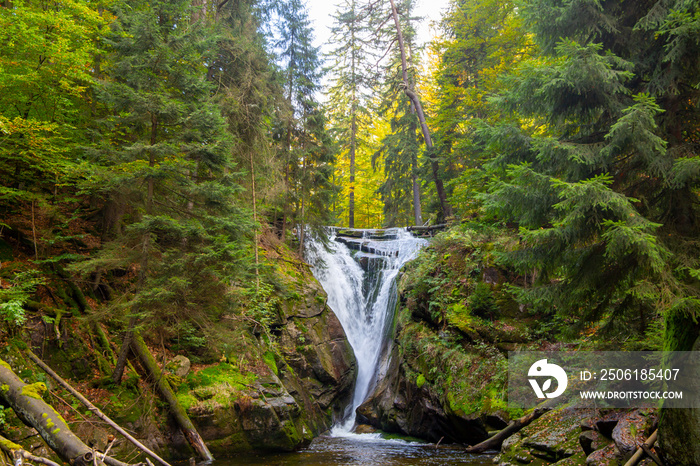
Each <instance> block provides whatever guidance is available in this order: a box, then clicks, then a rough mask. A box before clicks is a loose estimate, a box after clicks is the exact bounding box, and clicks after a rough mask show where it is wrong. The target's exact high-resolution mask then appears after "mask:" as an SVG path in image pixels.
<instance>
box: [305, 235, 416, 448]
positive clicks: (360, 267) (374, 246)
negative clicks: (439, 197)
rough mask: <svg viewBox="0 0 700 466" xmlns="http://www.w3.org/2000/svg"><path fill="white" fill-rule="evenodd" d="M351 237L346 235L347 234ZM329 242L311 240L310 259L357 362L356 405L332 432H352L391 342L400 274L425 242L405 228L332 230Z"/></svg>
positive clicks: (309, 247) (353, 405) (352, 405)
mask: <svg viewBox="0 0 700 466" xmlns="http://www.w3.org/2000/svg"><path fill="white" fill-rule="evenodd" d="M345 235H347V236H345ZM330 240H331V241H330V242H329V243H328V244H327V245H324V244H323V243H322V242H321V241H319V240H318V239H317V238H311V237H310V238H309V240H308V241H309V243H308V246H307V248H306V251H307V260H308V261H309V263H310V264H311V265H312V271H313V274H314V276H315V277H316V279H317V280H318V281H319V282H320V283H321V285H322V286H323V289H324V290H325V291H326V293H327V294H328V305H329V306H330V308H331V309H332V310H333V312H335V314H336V316H337V317H338V320H340V323H341V324H342V326H343V329H344V330H345V333H346V335H347V338H348V341H349V342H350V345H351V346H352V349H353V351H354V353H355V359H356V360H357V380H356V381H355V391H354V394H353V399H352V404H351V405H349V406H348V408H347V409H346V414H345V418H344V419H343V420H342V421H341V422H339V423H338V424H336V425H335V426H334V427H333V429H332V430H331V435H333V436H342V435H347V434H349V433H350V432H351V431H352V429H353V428H354V426H355V410H356V409H357V408H358V407H359V406H360V405H361V404H362V403H363V402H364V401H365V399H366V398H367V396H369V394H370V393H371V389H372V388H373V387H374V385H375V383H376V377H377V373H378V370H379V367H378V366H379V361H380V359H381V356H382V354H383V351H384V350H386V349H387V346H388V344H389V343H390V341H389V340H388V338H389V337H390V335H389V330H390V328H389V326H390V325H391V320H392V318H393V312H394V308H395V305H396V298H397V293H396V281H395V279H396V276H397V275H398V273H399V270H400V268H401V266H403V265H404V264H405V263H406V262H407V261H409V260H411V259H412V258H414V257H415V255H416V254H417V253H418V250H419V249H420V248H421V247H423V246H424V245H425V244H426V241H425V240H423V239H419V238H415V237H413V236H412V235H411V234H410V233H408V232H407V231H406V230H405V229H387V230H339V229H333V230H332V231H331V236H330Z"/></svg>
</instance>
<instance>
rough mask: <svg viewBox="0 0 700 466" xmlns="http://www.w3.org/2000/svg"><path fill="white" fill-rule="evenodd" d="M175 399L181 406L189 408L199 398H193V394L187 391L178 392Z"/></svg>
mask: <svg viewBox="0 0 700 466" xmlns="http://www.w3.org/2000/svg"><path fill="white" fill-rule="evenodd" d="M177 401H178V403H180V405H181V406H182V407H183V408H185V409H190V408H191V407H193V406H194V405H196V404H197V402H198V401H199V400H197V398H195V396H194V395H192V394H191V393H189V392H178V393H177Z"/></svg>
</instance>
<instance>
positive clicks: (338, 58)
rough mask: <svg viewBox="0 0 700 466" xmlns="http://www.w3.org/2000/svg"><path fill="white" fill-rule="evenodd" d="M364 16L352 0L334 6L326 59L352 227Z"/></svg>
mask: <svg viewBox="0 0 700 466" xmlns="http://www.w3.org/2000/svg"><path fill="white" fill-rule="evenodd" d="M366 24H367V13H366V11H365V10H363V9H362V8H360V5H358V3H357V1H356V0H345V2H344V3H343V4H341V5H339V6H338V10H337V12H336V14H335V16H334V26H333V29H332V37H331V41H332V43H333V44H335V45H336V48H335V49H334V50H333V51H332V52H331V54H330V57H331V59H332V60H333V64H332V66H331V67H330V73H331V79H332V82H333V84H332V86H331V88H330V89H329V91H328V100H329V102H328V104H327V106H328V108H329V109H330V113H331V119H332V124H333V128H332V131H333V134H334V136H335V140H336V142H337V144H338V145H339V146H340V151H341V154H347V159H348V164H349V166H348V181H347V187H348V191H349V192H348V199H347V204H348V208H347V213H348V226H349V227H350V228H354V227H355V210H356V208H355V204H356V195H357V192H356V191H357V189H356V188H357V184H356V181H357V180H356V177H357V164H356V159H357V157H358V155H359V154H358V152H359V151H362V150H367V141H366V139H365V138H364V137H363V136H362V134H363V133H364V129H365V128H366V127H367V126H368V124H369V109H368V108H367V99H368V91H369V89H370V85H371V81H372V76H371V73H370V67H371V61H370V59H371V58H372V54H371V47H370V43H369V40H368V39H367V28H366Z"/></svg>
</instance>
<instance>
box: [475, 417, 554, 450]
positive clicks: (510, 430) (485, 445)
mask: <svg viewBox="0 0 700 466" xmlns="http://www.w3.org/2000/svg"><path fill="white" fill-rule="evenodd" d="M549 410H550V408H537V409H535V410H534V411H533V412H531V413H530V414H526V415H525V416H523V417H521V418H520V419H515V420H513V421H510V423H509V424H508V425H507V426H506V427H505V428H504V429H503V430H501V431H500V432H498V433H497V434H495V435H494V436H492V437H490V438H488V439H486V440H484V441H483V442H481V443H477V444H476V445H473V446H471V447H469V448H467V450H466V451H467V453H483V452H485V451H486V450H495V449H498V448H500V447H501V445H502V444H503V441H504V440H505V439H507V438H508V437H510V436H511V435H513V434H514V433H516V432H518V431H519V430H520V429H522V428H523V427H525V426H527V425H528V424H530V423H531V422H532V421H534V420H535V419H537V418H539V417H540V416H542V415H543V414H544V413H546V412H547V411H549Z"/></svg>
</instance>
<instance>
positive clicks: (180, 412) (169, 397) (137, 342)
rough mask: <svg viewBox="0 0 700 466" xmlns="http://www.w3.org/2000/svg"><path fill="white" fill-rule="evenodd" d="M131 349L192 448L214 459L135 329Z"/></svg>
mask: <svg viewBox="0 0 700 466" xmlns="http://www.w3.org/2000/svg"><path fill="white" fill-rule="evenodd" d="M131 349H132V350H133V351H134V353H136V355H137V356H138V357H139V359H140V360H141V363H142V364H143V366H144V368H145V369H146V371H148V373H149V375H150V376H151V378H152V379H153V381H154V383H155V384H156V387H157V388H158V391H160V393H161V395H162V396H163V398H165V401H167V402H168V404H169V405H170V410H171V412H172V414H173V416H174V417H175V420H176V421H177V423H178V425H179V426H180V429H181V430H182V433H183V434H185V438H186V439H187V441H188V442H189V443H190V445H192V448H194V450H195V451H196V452H197V454H198V455H199V456H200V458H202V459H203V460H205V461H211V460H213V459H214V456H212V454H211V453H210V452H209V449H208V448H207V446H206V445H205V444H204V440H202V437H201V436H200V435H199V432H197V429H196V428H195V427H194V424H192V421H191V420H190V418H189V416H188V415H187V411H186V410H185V408H183V407H182V405H181V404H180V403H179V402H178V401H177V397H176V396H175V392H173V389H172V388H171V387H170V384H169V383H168V380H167V379H166V378H165V377H164V376H163V373H162V372H161V370H160V367H158V363H157V362H156V360H155V359H154V358H153V355H152V354H151V352H150V351H149V350H148V347H147V346H146V343H144V341H143V338H142V337H141V335H140V334H139V333H138V332H136V331H134V333H133V337H132V339H131Z"/></svg>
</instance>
